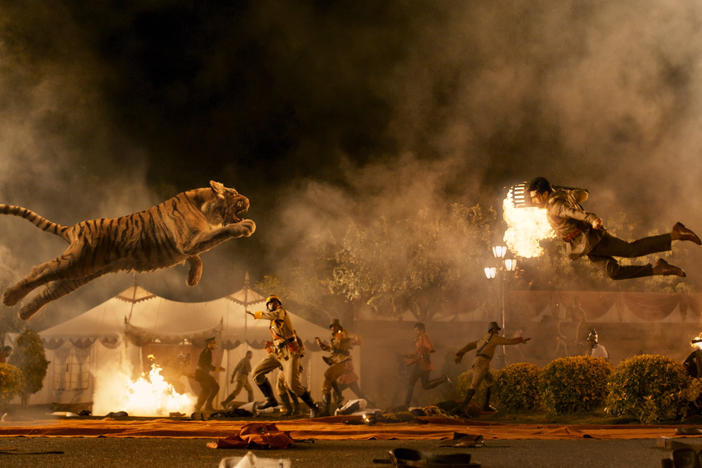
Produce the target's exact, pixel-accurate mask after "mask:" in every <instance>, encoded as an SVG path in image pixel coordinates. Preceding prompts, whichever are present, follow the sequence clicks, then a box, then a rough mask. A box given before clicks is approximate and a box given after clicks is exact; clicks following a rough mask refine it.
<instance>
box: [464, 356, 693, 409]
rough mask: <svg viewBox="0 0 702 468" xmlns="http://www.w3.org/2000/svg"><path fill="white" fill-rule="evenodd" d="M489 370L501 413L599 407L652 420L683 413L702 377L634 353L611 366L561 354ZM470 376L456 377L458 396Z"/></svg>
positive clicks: (664, 360) (657, 358)
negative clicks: (545, 361) (539, 364)
mask: <svg viewBox="0 0 702 468" xmlns="http://www.w3.org/2000/svg"><path fill="white" fill-rule="evenodd" d="M493 375H494V376H495V383H494V386H493V396H494V404H495V405H496V406H497V407H498V408H499V409H500V410H502V411H505V412H519V411H529V410H534V409H543V410H546V411H547V412H549V413H551V414H566V413H579V412H591V411H593V410H598V409H603V410H604V411H605V413H607V414H609V415H612V416H620V417H628V418H634V419H637V420H639V421H641V422H643V423H655V422H660V421H664V420H676V419H681V418H683V417H685V415H686V413H687V411H688V408H689V407H690V405H691V402H694V401H695V400H697V399H702V379H691V378H689V377H688V376H687V374H686V373H685V371H684V369H683V368H682V365H681V364H680V363H677V362H675V361H673V360H671V359H670V358H667V357H665V356H661V355H650V354H643V355H638V356H634V357H632V358H630V359H627V360H626V361H623V362H621V363H620V364H619V365H618V366H617V367H616V369H613V368H612V366H611V365H610V364H609V363H608V362H607V361H606V360H604V359H601V358H592V357H589V356H573V357H564V358H559V359H556V360H554V361H552V362H550V363H549V364H547V365H546V366H545V367H544V368H543V369H539V368H538V367H536V366H535V365H533V364H528V363H517V364H511V365H509V366H507V367H505V368H504V369H502V370H499V371H493ZM471 377H472V376H471V372H470V371H468V372H465V373H463V374H461V376H460V377H459V381H458V392H459V394H460V395H465V392H466V390H467V389H468V387H469V384H470V379H471ZM484 395H485V390H484V388H482V389H480V390H479V391H478V393H477V394H476V397H475V400H474V401H475V402H476V403H478V404H482V401H484V400H483V399H484ZM698 401H699V400H698Z"/></svg>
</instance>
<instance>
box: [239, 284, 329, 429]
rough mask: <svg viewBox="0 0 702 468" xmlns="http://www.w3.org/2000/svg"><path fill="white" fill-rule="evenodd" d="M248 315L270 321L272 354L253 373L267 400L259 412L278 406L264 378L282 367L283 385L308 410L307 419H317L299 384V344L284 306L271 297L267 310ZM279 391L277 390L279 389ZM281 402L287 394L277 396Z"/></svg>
mask: <svg viewBox="0 0 702 468" xmlns="http://www.w3.org/2000/svg"><path fill="white" fill-rule="evenodd" d="M246 313H247V314H249V315H251V316H253V318H255V319H266V320H270V326H269V330H270V332H271V335H272V336H273V350H272V352H271V353H270V354H268V355H267V356H266V357H265V358H263V360H262V361H261V362H259V363H258V365H257V366H256V368H255V369H254V371H253V374H254V381H255V382H256V385H258V388H260V389H261V392H262V393H263V395H264V396H265V397H266V402H265V403H264V404H263V405H262V406H259V409H265V408H270V407H273V406H278V401H277V400H276V398H275V396H273V387H271V384H270V382H269V381H268V379H267V378H266V374H268V373H269V372H271V371H273V370H275V369H277V368H278V367H282V369H283V377H284V379H285V385H287V387H288V388H289V389H290V390H291V391H292V392H293V393H294V394H295V395H297V396H299V397H300V399H302V401H304V402H305V403H306V404H307V406H309V407H310V410H311V411H310V417H313V418H314V417H316V416H317V412H318V411H319V409H318V408H317V405H316V404H315V402H314V400H312V396H311V395H310V392H309V391H308V390H307V389H306V388H305V387H304V386H303V385H302V381H301V380H300V358H301V357H302V352H303V347H302V340H300V338H299V337H298V336H297V334H296V333H295V329H294V328H293V325H292V321H291V320H290V315H288V312H287V311H286V310H285V309H284V308H283V304H282V302H281V300H280V298H279V297H278V296H270V297H268V299H266V310H265V311H257V312H255V313H251V312H249V311H246ZM279 390H280V389H279ZM279 396H280V398H281V399H285V398H286V397H287V394H283V393H280V391H279Z"/></svg>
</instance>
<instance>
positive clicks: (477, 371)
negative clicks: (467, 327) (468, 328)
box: [456, 322, 531, 411]
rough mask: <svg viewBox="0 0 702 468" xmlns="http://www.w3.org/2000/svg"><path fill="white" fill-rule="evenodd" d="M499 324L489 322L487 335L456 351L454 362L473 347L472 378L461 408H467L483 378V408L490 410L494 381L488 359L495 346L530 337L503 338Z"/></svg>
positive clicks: (517, 341) (524, 341) (459, 359)
mask: <svg viewBox="0 0 702 468" xmlns="http://www.w3.org/2000/svg"><path fill="white" fill-rule="evenodd" d="M500 330H502V328H500V326H499V325H498V324H497V322H490V325H489V326H488V333H487V335H485V336H483V337H482V338H480V339H479V340H478V341H471V342H470V343H468V344H467V345H465V346H464V347H463V348H461V349H460V350H459V351H458V352H457V353H456V364H458V363H460V362H461V359H463V355H464V354H466V353H467V352H468V351H470V350H471V349H475V350H476V351H475V359H474V360H473V380H472V382H471V384H470V388H469V389H468V393H467V394H466V398H465V400H463V409H464V410H465V409H467V408H468V403H470V400H472V399H473V395H475V391H476V390H477V389H478V387H479V386H480V384H481V383H482V381H483V380H485V381H487V382H488V385H489V386H488V388H487V397H486V399H485V406H484V407H483V410H485V411H490V410H492V407H491V406H490V386H491V385H492V384H493V382H494V378H493V376H492V374H491V373H490V361H491V360H492V357H493V356H494V355H495V348H497V347H498V346H505V345H513V344H519V343H526V342H527V341H529V340H530V339H531V338H522V337H521V336H517V337H515V338H505V337H503V336H500V335H499V332H500Z"/></svg>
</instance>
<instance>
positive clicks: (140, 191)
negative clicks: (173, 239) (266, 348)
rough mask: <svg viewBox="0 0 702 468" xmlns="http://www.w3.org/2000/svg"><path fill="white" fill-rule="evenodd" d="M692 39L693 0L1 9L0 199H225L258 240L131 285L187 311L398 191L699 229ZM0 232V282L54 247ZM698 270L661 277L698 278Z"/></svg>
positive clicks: (6, 229)
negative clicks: (538, 203)
mask: <svg viewBox="0 0 702 468" xmlns="http://www.w3.org/2000/svg"><path fill="white" fill-rule="evenodd" d="M6 3H9V2H6ZM701 21H702V7H701V6H700V5H699V4H698V3H697V2H694V1H691V0H688V1H680V2H661V1H646V0H644V1H639V0H629V1H620V2H614V3H612V2H605V1H587V2H583V1H555V0H551V1H545V0H522V1H514V0H504V1H499V0H498V1H442V2H436V1H363V0H362V1H335V2H330V1H311V2H293V1H268V0H261V1H251V2H246V1H191V2H176V1H165V0H154V1H134V2H130V1H114V2H107V1H95V2H79V1H61V0H56V1H53V2H42V1H36V0H29V1H26V2H21V3H14V4H13V5H5V4H3V5H0V119H2V122H1V123H2V125H0V199H2V201H3V202H6V203H11V204H17V205H21V206H25V207H27V208H30V209H32V210H34V211H36V212H38V213H40V214H42V215H44V216H46V217H48V218H49V219H52V220H53V221H56V222H59V223H62V224H73V223H75V222H77V221H80V220H82V219H88V218H94V217H102V216H104V217H114V216H120V215H123V214H127V213H130V212H134V211H138V210H142V209H145V208H147V207H149V206H150V205H151V204H153V203H156V202H160V201H162V200H164V199H166V198H168V197H170V196H172V195H174V194H176V193H177V192H180V191H183V190H187V189H190V188H194V187H201V186H206V185H207V183H208V181H209V180H211V179H214V180H218V181H220V182H223V183H224V184H225V185H227V186H232V187H235V188H236V189H237V190H239V191H240V192H241V193H243V194H245V195H247V196H248V197H249V198H250V199H251V202H252V208H251V210H250V213H249V216H250V217H251V218H253V219H254V220H256V222H257V224H258V230H257V232H256V234H255V235H254V237H252V238H251V239H246V240H235V241H230V242H228V243H227V244H226V246H220V247H218V248H217V249H216V250H215V251H212V252H210V253H208V254H206V255H205V256H204V257H203V259H204V261H205V272H204V276H203V283H202V285H201V287H199V288H196V289H194V290H189V291H188V290H186V289H185V287H184V286H183V284H184V275H185V269H183V268H180V269H179V268H176V270H175V272H171V273H168V272H162V273H154V274H151V275H140V277H139V282H140V284H143V285H145V286H148V287H149V288H151V289H152V290H154V291H155V292H157V293H159V294H162V295H164V296H167V297H171V298H175V299H186V300H207V299H211V298H213V297H218V296H221V295H223V294H226V293H228V292H231V291H233V290H235V289H237V288H238V287H239V286H240V285H241V281H242V276H243V272H244V271H246V270H248V271H251V273H252V276H253V277H254V280H257V279H260V278H261V276H262V275H263V274H268V273H271V272H275V271H276V270H278V269H281V268H285V264H286V262H290V261H294V259H293V258H291V257H290V256H291V255H293V253H294V252H295V251H296V250H295V248H294V247H292V245H293V244H295V243H296V242H298V241H299V239H300V236H302V237H304V236H305V235H306V233H310V232H314V231H317V230H320V229H322V228H325V229H326V228H328V227H329V226H328V224H329V223H331V222H332V220H333V219H334V218H335V214H337V215H338V214H340V213H343V214H348V213H350V212H356V213H358V212H361V213H362V212H363V211H364V210H365V209H366V208H365V205H366V204H370V203H373V210H372V211H373V213H375V214H379V213H382V210H383V209H384V206H387V207H390V206H392V205H393V204H395V203H398V202H397V200H398V197H399V196H400V195H398V194H401V195H402V196H404V197H406V203H407V204H408V205H411V206H414V205H415V204H416V206H417V207H418V208H419V207H421V206H422V204H423V203H426V204H427V206H428V207H429V208H431V207H432V206H436V204H443V203H450V202H451V201H454V200H462V201H465V202H466V203H471V204H472V203H474V202H476V201H483V202H486V203H494V204H496V205H499V200H500V199H501V198H502V197H503V195H504V192H503V189H504V187H505V186H506V185H509V184H511V183H514V182H520V181H523V180H528V179H531V178H532V177H534V176H536V175H545V176H547V177H549V178H550V179H552V180H553V181H554V182H557V183H561V184H564V185H574V186H581V187H588V188H589V189H590V190H591V192H592V196H591V201H590V202H589V203H590V206H589V208H590V209H592V210H593V211H595V212H597V213H598V214H600V215H601V216H602V217H603V218H604V219H605V222H606V221H607V218H608V217H609V218H612V217H616V216H620V215H621V214H622V213H626V214H627V216H628V217H630V218H631V219H633V220H636V221H637V223H638V225H639V226H640V231H639V232H637V233H636V234H637V235H644V234H649V233H651V232H658V231H663V230H668V229H669V227H670V226H672V224H673V223H674V222H675V221H677V220H678V219H680V220H683V221H684V222H686V224H688V225H690V226H691V227H693V228H694V227H697V228H698V229H699V230H702V216H701V215H700V210H699V207H700V203H699V201H698V200H699V189H698V186H699V181H700V176H701V175H702V174H700V163H699V160H700V146H701V144H702V136H701V135H700V131H699V128H700V125H699V124H700V121H701V120H702V99H701V98H702V93H701V91H702V89H700V83H702V80H701V79H700V78H702V76H701V75H702V68H701V65H700V64H701V61H700V59H701V58H702V50H701V48H702V40H700V39H702V38H700V31H701V30H702V29H701V28H700V22H701ZM405 191H406V193H405ZM320 193H322V194H325V196H323V197H320V196H319V194H320ZM418 193H421V194H422V196H421V197H420V196H418V195H417V194H418ZM386 195H387V197H386ZM383 200H392V203H388V204H387V205H384V204H383ZM336 202H338V204H335V203H336ZM301 207H304V210H303V209H302V208H301ZM368 211H371V209H370V207H369V208H368ZM316 213H319V214H318V215H317V214H316ZM361 216H362V215H361ZM5 218H7V219H0V259H2V260H3V262H2V263H3V267H2V268H0V280H2V284H8V283H10V282H14V281H17V280H18V279H19V278H20V277H22V276H24V275H25V274H26V273H28V272H29V270H30V269H31V266H32V265H34V264H37V263H39V262H42V261H45V260H48V259H49V258H52V257H54V256H55V255H57V254H58V253H59V252H60V251H61V250H62V246H63V244H62V242H61V241H60V240H58V239H54V238H52V236H50V235H49V234H46V233H42V232H40V231H37V230H36V228H35V227H33V226H31V225H29V223H27V222H26V221H23V220H20V219H17V218H14V217H5ZM685 252H687V251H685ZM694 260H695V259H693V258H689V259H688V258H687V257H683V258H677V259H676V261H677V263H679V264H681V266H683V267H685V268H686V269H688V271H690V272H692V273H694V272H695V269H697V270H699V271H698V273H699V274H702V269H700V268H699V267H696V266H695V265H696V263H697V262H695V261H694ZM130 281H131V276H129V275H127V274H119V275H113V276H112V277H111V278H108V279H101V280H98V281H97V282H95V284H90V285H88V286H86V287H84V288H83V289H82V290H81V291H78V292H76V293H74V294H72V295H71V296H70V297H67V298H64V299H62V300H61V301H59V302H57V303H55V304H52V305H50V306H48V307H47V308H46V309H45V310H44V312H42V313H41V314H44V315H48V314H51V315H53V317H63V316H70V315H75V314H76V313H77V311H78V310H83V309H85V308H86V307H89V306H93V305H95V304H97V303H99V302H100V301H102V300H104V299H106V298H107V297H110V296H111V295H112V294H114V293H116V292H118V291H120V290H121V289H124V288H126V287H127V286H128V285H129V284H130ZM52 320H53V318H52Z"/></svg>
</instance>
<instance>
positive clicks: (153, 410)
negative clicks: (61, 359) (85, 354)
mask: <svg viewBox="0 0 702 468" xmlns="http://www.w3.org/2000/svg"><path fill="white" fill-rule="evenodd" d="M161 370H162V369H161V367H160V366H159V365H158V364H156V363H155V362H152V363H151V370H150V371H149V373H148V375H147V374H145V373H142V375H141V377H139V378H138V379H137V380H133V379H131V378H130V377H129V374H128V373H127V372H104V373H103V375H99V376H98V378H97V379H96V380H97V382H96V391H95V395H94V401H93V414H107V413H109V412H112V411H126V412H127V413H128V414H129V415H130V416H168V415H169V414H171V413H183V414H190V413H191V412H192V411H193V408H194V407H195V400H196V398H195V397H194V396H193V395H190V394H181V393H178V392H177V391H176V390H175V388H174V387H173V385H171V384H170V383H168V382H166V380H165V379H164V377H163V376H162V375H161Z"/></svg>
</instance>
